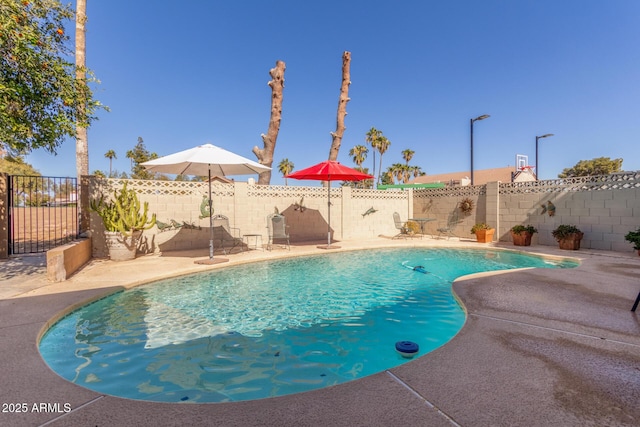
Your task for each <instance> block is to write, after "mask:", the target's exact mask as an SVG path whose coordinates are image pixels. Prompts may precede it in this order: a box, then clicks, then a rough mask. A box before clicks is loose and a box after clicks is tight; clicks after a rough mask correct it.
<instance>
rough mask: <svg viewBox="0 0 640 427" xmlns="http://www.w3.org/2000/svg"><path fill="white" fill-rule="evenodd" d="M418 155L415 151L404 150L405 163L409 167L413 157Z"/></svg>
mask: <svg viewBox="0 0 640 427" xmlns="http://www.w3.org/2000/svg"><path fill="white" fill-rule="evenodd" d="M414 154H416V152H415V151H413V150H410V149H408V148H407V149H406V150H402V158H403V159H404V161H405V162H406V163H407V165H408V164H409V162H410V161H411V159H412V158H413V155H414Z"/></svg>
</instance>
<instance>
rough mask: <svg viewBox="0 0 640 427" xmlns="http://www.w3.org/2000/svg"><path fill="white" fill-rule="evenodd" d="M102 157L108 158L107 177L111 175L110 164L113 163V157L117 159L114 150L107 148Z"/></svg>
mask: <svg viewBox="0 0 640 427" xmlns="http://www.w3.org/2000/svg"><path fill="white" fill-rule="evenodd" d="M104 157H106V158H107V159H109V177H111V176H112V175H113V174H112V169H111V166H112V163H113V159H117V158H118V156H116V152H115V151H113V150H109V151H107V152H106V153H104Z"/></svg>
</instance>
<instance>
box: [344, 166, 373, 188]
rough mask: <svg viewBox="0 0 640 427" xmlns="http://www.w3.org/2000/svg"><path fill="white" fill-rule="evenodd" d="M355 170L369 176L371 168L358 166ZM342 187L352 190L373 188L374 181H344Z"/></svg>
mask: <svg viewBox="0 0 640 427" xmlns="http://www.w3.org/2000/svg"><path fill="white" fill-rule="evenodd" d="M354 169H355V170H357V171H360V172H362V173H366V174H367V175H369V168H363V167H362V166H356V167H355V168H354ZM340 185H341V186H342V187H351V188H373V179H363V180H361V181H342V182H341V183H340Z"/></svg>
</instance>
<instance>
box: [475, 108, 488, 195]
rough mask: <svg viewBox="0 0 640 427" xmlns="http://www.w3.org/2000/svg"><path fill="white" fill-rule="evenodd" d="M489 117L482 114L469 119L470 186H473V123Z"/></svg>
mask: <svg viewBox="0 0 640 427" xmlns="http://www.w3.org/2000/svg"><path fill="white" fill-rule="evenodd" d="M489 117H490V116H489V115H488V114H483V115H481V116H478V117H476V118H475V119H471V185H473V122H476V121H478V120H484V119H488V118H489Z"/></svg>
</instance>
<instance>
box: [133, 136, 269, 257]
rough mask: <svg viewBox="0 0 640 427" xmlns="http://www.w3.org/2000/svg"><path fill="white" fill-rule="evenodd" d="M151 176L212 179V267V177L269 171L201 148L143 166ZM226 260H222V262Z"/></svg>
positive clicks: (207, 147)
mask: <svg viewBox="0 0 640 427" xmlns="http://www.w3.org/2000/svg"><path fill="white" fill-rule="evenodd" d="M141 165H142V166H144V168H145V169H146V170H148V171H149V172H160V173H170V174H176V175H198V176H207V177H209V230H210V240H209V263H214V261H213V214H212V212H213V206H212V202H211V175H212V174H214V175H219V176H227V175H251V174H254V173H258V174H259V173H260V172H266V171H269V170H271V168H270V167H267V166H264V165H261V164H260V163H257V162H254V161H253V160H249V159H246V158H244V157H242V156H239V155H237V154H234V153H232V152H230V151H227V150H225V149H223V148H220V147H216V146H215V145H213V144H204V145H198V146H197V147H193V148H189V149H188V150H184V151H179V152H177V153H174V154H169V155H167V156H163V157H160V158H157V159H154V160H149V161H148V162H144V163H141ZM223 261H224V260H220V262H223Z"/></svg>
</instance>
